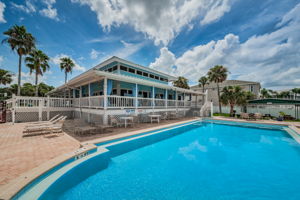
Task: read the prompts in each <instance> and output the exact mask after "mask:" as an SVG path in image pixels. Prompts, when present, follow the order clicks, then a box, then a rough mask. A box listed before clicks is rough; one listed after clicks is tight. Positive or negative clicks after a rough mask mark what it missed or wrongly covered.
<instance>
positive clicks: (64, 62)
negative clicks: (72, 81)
mask: <svg viewBox="0 0 300 200" xmlns="http://www.w3.org/2000/svg"><path fill="white" fill-rule="evenodd" d="M73 67H75V64H74V62H73V60H72V59H71V58H68V57H64V58H61V59H60V69H61V70H64V71H65V83H67V80H68V73H72V70H73Z"/></svg>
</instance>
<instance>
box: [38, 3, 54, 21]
mask: <svg viewBox="0 0 300 200" xmlns="http://www.w3.org/2000/svg"><path fill="white" fill-rule="evenodd" d="M43 2H44V3H45V4H46V6H47V8H44V9H42V10H40V14H41V15H43V16H45V17H48V18H50V19H54V20H57V21H58V20H59V19H58V16H57V10H56V8H53V4H55V3H56V0H43Z"/></svg>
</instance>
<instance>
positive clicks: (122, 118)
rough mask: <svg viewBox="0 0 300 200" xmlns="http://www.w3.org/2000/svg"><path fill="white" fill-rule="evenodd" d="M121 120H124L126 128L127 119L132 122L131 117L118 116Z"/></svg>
mask: <svg viewBox="0 0 300 200" xmlns="http://www.w3.org/2000/svg"><path fill="white" fill-rule="evenodd" d="M120 119H121V120H124V126H125V128H127V124H128V123H127V121H131V122H133V117H120Z"/></svg>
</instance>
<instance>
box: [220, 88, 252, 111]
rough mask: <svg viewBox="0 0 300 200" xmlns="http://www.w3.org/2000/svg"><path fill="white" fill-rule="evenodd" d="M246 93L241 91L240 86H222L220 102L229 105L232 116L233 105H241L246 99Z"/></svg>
mask: <svg viewBox="0 0 300 200" xmlns="http://www.w3.org/2000/svg"><path fill="white" fill-rule="evenodd" d="M246 98H247V97H246V93H244V92H243V91H242V88H241V87H240V86H228V87H224V88H223V90H222V95H221V103H223V104H224V105H228V104H229V106H230V116H233V109H234V106H235V105H242V104H244V103H245V101H246Z"/></svg>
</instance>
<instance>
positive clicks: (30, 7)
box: [11, 0, 36, 13]
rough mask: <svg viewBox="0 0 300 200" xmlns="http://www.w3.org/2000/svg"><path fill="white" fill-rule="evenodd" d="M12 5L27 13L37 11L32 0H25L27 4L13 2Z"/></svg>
mask: <svg viewBox="0 0 300 200" xmlns="http://www.w3.org/2000/svg"><path fill="white" fill-rule="evenodd" d="M11 5H12V6H13V7H14V8H16V9H18V10H21V11H24V12H26V13H34V12H36V9H35V6H34V4H33V3H32V1H31V0H25V5H19V4H15V3H13V2H11Z"/></svg>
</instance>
